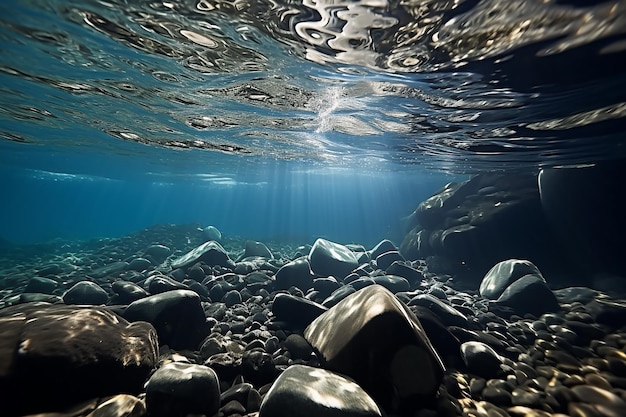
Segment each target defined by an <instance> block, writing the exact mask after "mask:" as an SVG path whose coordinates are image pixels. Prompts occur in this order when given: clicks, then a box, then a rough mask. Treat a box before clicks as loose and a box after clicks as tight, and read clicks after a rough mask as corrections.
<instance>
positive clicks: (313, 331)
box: [0, 226, 626, 417]
mask: <svg viewBox="0 0 626 417" xmlns="http://www.w3.org/2000/svg"><path fill="white" fill-rule="evenodd" d="M204 239H205V236H204V234H203V233H202V232H201V231H198V230H197V228H192V227H178V228H176V227H173V226H172V227H162V228H161V227H160V228H156V229H155V230H152V231H144V232H142V233H141V234H140V235H137V236H133V237H132V239H130V238H128V239H126V238H124V239H119V240H108V241H103V242H96V243H93V242H92V243H90V244H88V245H85V246H82V247H77V246H71V248H72V252H71V253H59V252H51V253H50V255H45V256H44V255H42V254H41V252H40V251H38V252H36V254H32V255H31V258H32V259H31V261H28V262H30V263H28V262H27V261H20V262H21V263H20V264H19V265H16V266H14V267H10V268H7V269H4V270H3V271H2V274H0V276H1V277H2V278H1V280H2V283H3V286H2V287H1V288H5V289H4V290H2V292H0V297H1V298H0V334H2V336H3V337H2V339H1V340H0V396H1V397H2V404H3V413H4V414H3V415H5V414H6V415H8V416H17V415H24V414H29V413H45V412H65V413H67V414H65V415H68V416H69V415H72V416H90V417H95V416H98V415H107V416H120V417H122V416H129V415H132V416H136V417H141V416H146V417H148V416H157V417H158V416H166V415H167V416H185V415H189V414H193V415H198V414H203V415H206V416H220V417H222V416H223V417H228V416H233V417H238V416H239V417H241V416H247V417H259V416H260V417H281V416H293V415H299V416H315V417H326V416H330V417H335V416H337V417H343V416H383V415H389V416H407V417H413V416H434V415H437V416H450V417H452V416H470V415H472V416H513V417H516V416H526V415H533V416H548V415H554V416H558V415H561V416H564V415H576V416H621V415H626V405H625V404H626V394H625V392H626V354H625V353H624V352H626V327H625V325H624V323H625V322H626V321H625V319H626V302H624V301H623V300H620V299H616V298H614V297H612V296H611V295H610V294H607V293H605V292H601V291H598V290H595V289H592V288H586V287H581V286H572V287H567V288H562V289H558V290H554V289H553V287H552V285H551V283H550V282H549V281H546V278H545V277H548V276H549V275H547V274H545V273H544V271H543V269H542V267H541V266H540V265H537V264H535V263H534V261H533V262H531V261H530V260H523V259H522V258H510V259H506V260H500V261H498V262H494V263H493V264H492V265H491V266H490V267H489V268H487V269H486V270H485V273H484V274H483V276H482V277H481V279H482V281H481V282H480V284H478V283H476V284H475V285H474V287H473V289H467V284H463V285H457V284H458V277H454V276H450V275H449V274H443V273H436V272H433V271H432V270H431V269H430V267H429V264H428V263H427V262H426V261H425V260H422V259H420V260H416V261H407V260H406V258H405V256H403V255H402V254H401V253H400V251H399V250H398V248H397V247H396V246H395V245H394V244H393V243H392V242H390V241H381V242H380V243H379V244H378V245H376V246H375V247H374V248H372V249H370V250H367V249H365V248H364V247H362V246H360V245H343V244H340V243H337V242H331V241H328V240H324V239H319V240H317V241H316V242H314V243H313V245H311V246H303V247H295V246H291V245H288V244H284V243H282V244H281V243H271V242H266V243H261V242H256V241H248V240H245V239H231V238H228V237H223V236H222V237H221V241H220V243H219V246H218V244H217V243H216V242H215V241H209V242H205V241H204ZM138 241H139V242H140V243H137V242H138ZM207 243H210V244H207ZM2 256H3V255H0V258H1V257H2ZM136 259H140V260H139V261H136ZM144 260H147V261H148V263H146V262H144ZM7 263H8V261H7V259H3V264H4V265H6V264H7ZM44 275H45V276H44ZM35 278H37V279H35ZM42 278H45V279H42ZM77 288H78V289H80V291H79V290H78V289H77ZM27 290H28V291H27ZM31 291H41V292H31ZM103 293H104V294H105V295H106V297H103V296H102V295H101V294H103ZM42 300H44V301H42ZM35 398H36V401H34V399H35ZM72 407H74V408H72ZM76 407H78V408H76Z"/></svg>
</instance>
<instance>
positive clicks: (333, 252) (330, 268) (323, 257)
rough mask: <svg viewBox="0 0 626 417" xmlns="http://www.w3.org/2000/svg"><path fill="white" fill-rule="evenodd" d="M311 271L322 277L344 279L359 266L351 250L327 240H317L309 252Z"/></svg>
mask: <svg viewBox="0 0 626 417" xmlns="http://www.w3.org/2000/svg"><path fill="white" fill-rule="evenodd" d="M309 262H310V264H311V270H312V271H313V272H314V273H315V275H317V276H320V277H328V276H334V277H335V278H337V279H343V278H345V277H346V275H348V274H349V273H350V272H352V270H353V269H355V268H356V267H358V266H359V262H358V260H357V258H356V256H355V255H354V252H352V251H351V250H350V249H348V248H347V247H345V246H344V245H340V244H338V243H335V242H331V241H329V240H326V239H321V238H320V239H317V240H316V241H315V243H314V244H313V247H312V248H311V252H309Z"/></svg>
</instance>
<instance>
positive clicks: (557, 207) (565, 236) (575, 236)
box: [539, 159, 626, 279]
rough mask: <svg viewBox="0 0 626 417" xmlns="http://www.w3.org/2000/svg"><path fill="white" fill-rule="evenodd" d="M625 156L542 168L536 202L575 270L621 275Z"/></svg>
mask: <svg viewBox="0 0 626 417" xmlns="http://www.w3.org/2000/svg"><path fill="white" fill-rule="evenodd" d="M624 167H625V165H624V160H623V159H621V160H619V159H618V160H614V161H602V162H600V161H595V163H594V164H589V165H587V166H584V167H574V168H551V169H542V170H541V172H540V173H539V191H540V195H541V207H542V209H543V212H544V213H545V216H546V218H547V219H548V220H549V226H550V228H551V230H553V231H554V232H555V234H556V235H557V237H558V239H559V243H560V244H561V245H562V246H563V247H564V248H565V249H566V251H567V252H566V253H567V261H568V262H567V263H568V264H571V265H573V267H574V268H575V269H576V271H577V273H578V275H581V274H582V275H583V276H584V275H586V276H587V277H588V279H590V278H592V277H593V275H594V274H598V273H608V274H614V275H619V276H622V277H624V276H626V266H625V264H624V262H623V261H622V258H623V256H624V250H623V247H624V235H626V216H624V213H625V212H626V192H625V190H624V183H626V169H625V168H624Z"/></svg>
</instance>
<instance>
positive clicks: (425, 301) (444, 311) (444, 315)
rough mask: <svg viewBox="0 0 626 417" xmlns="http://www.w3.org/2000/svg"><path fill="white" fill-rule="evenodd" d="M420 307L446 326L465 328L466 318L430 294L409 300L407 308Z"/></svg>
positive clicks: (419, 295)
mask: <svg viewBox="0 0 626 417" xmlns="http://www.w3.org/2000/svg"><path fill="white" fill-rule="evenodd" d="M414 305H415V306H422V307H426V308H427V309H429V310H430V311H432V312H433V313H434V314H436V315H437V317H439V319H440V320H441V322H442V323H443V324H445V325H446V326H460V327H466V326H467V317H465V315H464V314H463V313H461V312H459V311H458V310H457V309H456V308H454V307H452V306H451V305H449V304H446V303H445V302H443V301H441V300H440V299H438V298H436V297H434V296H432V295H430V294H418V295H416V296H415V297H413V298H412V299H411V301H410V302H409V306H414Z"/></svg>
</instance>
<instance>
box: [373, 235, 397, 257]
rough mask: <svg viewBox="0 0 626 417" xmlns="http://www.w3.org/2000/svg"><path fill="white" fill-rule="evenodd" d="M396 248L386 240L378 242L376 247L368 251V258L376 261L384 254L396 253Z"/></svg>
mask: <svg viewBox="0 0 626 417" xmlns="http://www.w3.org/2000/svg"><path fill="white" fill-rule="evenodd" d="M397 251H398V248H397V247H396V245H394V244H393V242H392V241H390V240H388V239H384V240H381V241H380V242H378V244H377V245H376V246H374V248H373V249H372V250H371V251H370V258H372V259H376V258H378V256H380V255H382V254H383V253H386V252H397Z"/></svg>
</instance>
